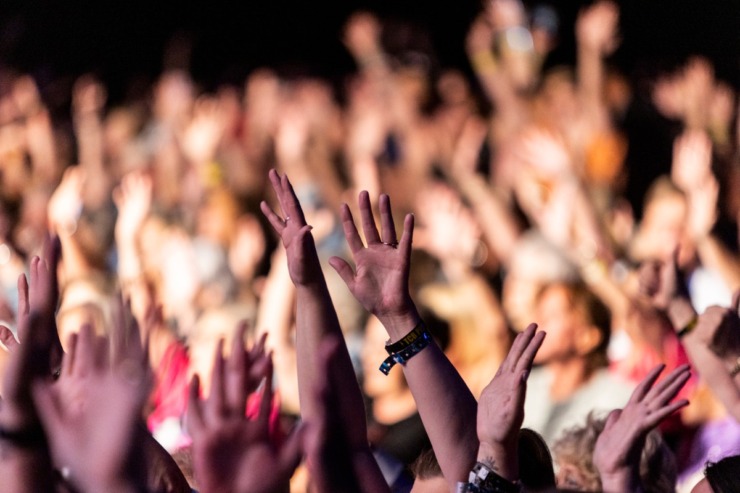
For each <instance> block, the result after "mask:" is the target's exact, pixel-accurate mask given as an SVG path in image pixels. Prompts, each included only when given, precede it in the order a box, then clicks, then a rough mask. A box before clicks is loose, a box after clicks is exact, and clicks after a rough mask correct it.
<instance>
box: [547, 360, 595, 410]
mask: <svg viewBox="0 0 740 493" xmlns="http://www.w3.org/2000/svg"><path fill="white" fill-rule="evenodd" d="M547 368H548V370H549V371H550V372H551V373H552V385H551V386H550V397H551V398H552V399H553V400H555V401H564V400H566V399H567V398H569V397H570V396H572V395H573V394H575V393H576V392H577V391H578V389H580V388H581V387H582V386H583V385H584V384H585V383H586V382H588V381H589V379H590V378H591V376H592V375H593V374H594V370H593V369H592V368H591V367H590V365H589V364H588V360H586V359H584V358H572V359H569V360H567V361H558V362H554V363H550V364H549V365H547Z"/></svg>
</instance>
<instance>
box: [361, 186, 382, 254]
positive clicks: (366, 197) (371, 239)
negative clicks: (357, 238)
mask: <svg viewBox="0 0 740 493" xmlns="http://www.w3.org/2000/svg"><path fill="white" fill-rule="evenodd" d="M358 203H359V206H360V218H361V219H362V231H363V233H365V240H366V241H367V244H368V246H370V245H373V244H377V243H380V235H379V234H378V228H376V227H375V217H374V216H373V207H372V204H371V203H370V194H369V193H368V192H367V190H363V191H362V192H360V197H359V199H358Z"/></svg>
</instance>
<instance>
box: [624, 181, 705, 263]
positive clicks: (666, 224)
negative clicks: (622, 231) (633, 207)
mask: <svg viewBox="0 0 740 493" xmlns="http://www.w3.org/2000/svg"><path fill="white" fill-rule="evenodd" d="M687 212H688V211H687V206H686V201H685V199H684V198H683V197H681V196H680V195H671V196H666V197H663V198H660V199H656V200H654V201H652V202H651V203H650V204H648V206H647V208H646V209H645V214H644V216H643V220H642V223H641V224H640V228H639V231H638V233H637V235H636V238H635V242H634V245H633V250H634V256H635V257H637V258H638V259H649V258H652V259H659V260H666V259H670V258H671V257H672V255H673V252H675V250H676V248H677V247H679V246H680V247H681V251H680V256H679V263H681V264H683V263H684V261H685V260H686V257H687V256H690V252H691V250H692V245H691V244H689V243H688V242H687V241H686V240H687V237H686V235H685V225H686V216H687Z"/></svg>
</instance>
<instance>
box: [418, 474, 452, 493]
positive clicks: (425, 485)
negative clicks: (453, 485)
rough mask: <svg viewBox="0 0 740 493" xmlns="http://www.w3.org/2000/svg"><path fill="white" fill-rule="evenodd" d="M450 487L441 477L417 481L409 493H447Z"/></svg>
mask: <svg viewBox="0 0 740 493" xmlns="http://www.w3.org/2000/svg"><path fill="white" fill-rule="evenodd" d="M448 491H450V487H449V485H448V484H447V481H446V480H445V478H443V477H442V476H439V477H436V478H429V479H417V480H415V481H414V486H413V487H412V488H411V493H447V492H448Z"/></svg>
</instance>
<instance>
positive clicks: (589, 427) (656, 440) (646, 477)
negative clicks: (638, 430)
mask: <svg viewBox="0 0 740 493" xmlns="http://www.w3.org/2000/svg"><path fill="white" fill-rule="evenodd" d="M605 423H606V418H605V417H603V418H599V417H597V416H595V415H594V413H593V412H591V413H589V415H588V417H587V418H586V423H585V425H583V426H575V427H573V428H570V429H569V430H566V431H565V432H564V433H563V435H562V436H561V437H560V438H559V439H558V441H557V442H555V445H554V446H553V449H552V451H553V455H554V456H555V464H556V465H558V466H562V465H564V464H568V465H570V466H573V467H575V468H576V469H577V470H578V471H579V472H580V481H579V482H580V483H581V484H579V486H580V487H581V488H583V489H585V490H588V491H600V490H601V478H600V477H599V472H598V471H597V470H596V467H595V466H594V463H593V459H592V457H593V452H594V446H595V445H596V440H597V439H598V438H599V435H600V434H601V432H602V431H603V430H604V425H605ZM677 475H678V470H677V467H676V458H675V456H674V455H673V452H671V450H670V449H669V448H668V446H667V445H666V444H665V442H664V441H663V437H662V436H661V435H660V433H659V432H658V431H657V430H653V431H652V432H650V433H649V434H648V436H647V439H646V440H645V445H644V447H643V449H642V453H641V454H640V483H641V484H642V487H643V490H644V491H645V493H673V492H675V491H676V478H677Z"/></svg>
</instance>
